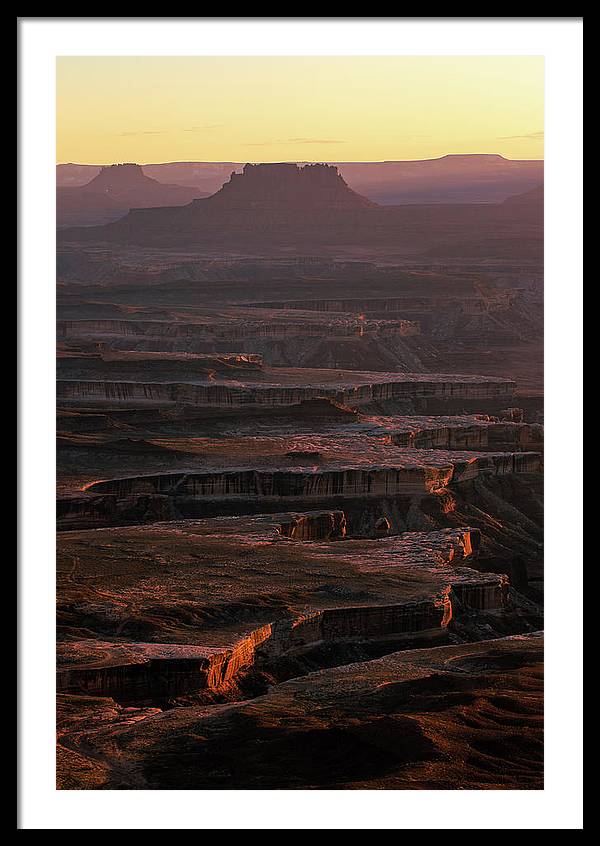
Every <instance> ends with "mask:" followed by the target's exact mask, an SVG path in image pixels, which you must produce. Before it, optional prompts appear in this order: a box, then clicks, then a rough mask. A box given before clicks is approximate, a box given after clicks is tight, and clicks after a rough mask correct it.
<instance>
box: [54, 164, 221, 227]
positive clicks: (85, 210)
mask: <svg viewBox="0 0 600 846" xmlns="http://www.w3.org/2000/svg"><path fill="white" fill-rule="evenodd" d="M87 175H88V176H89V173H88V174H87ZM203 196H207V195H206V193H205V192H203V191H200V190H199V189H197V188H193V187H189V186H182V185H168V184H165V183H163V182H157V181H156V180H155V179H151V178H150V177H149V176H147V175H146V174H145V173H144V171H143V169H142V168H141V166H140V165H137V164H115V165H110V166H109V167H104V168H102V169H101V170H100V171H99V172H98V174H97V175H96V176H94V177H93V179H91V180H90V181H89V182H87V181H86V183H85V184H83V185H79V186H76V187H61V186H60V185H59V187H58V188H57V192H56V208H57V219H58V223H59V224H63V225H64V224H73V223H84V224H88V223H89V224H93V223H104V222H107V221H109V220H114V219H115V218H118V217H122V216H123V214H125V213H126V212H127V211H129V209H132V208H151V207H154V206H169V205H173V206H174V205H185V204H186V203H189V202H191V201H192V200H193V199H195V198H197V197H203Z"/></svg>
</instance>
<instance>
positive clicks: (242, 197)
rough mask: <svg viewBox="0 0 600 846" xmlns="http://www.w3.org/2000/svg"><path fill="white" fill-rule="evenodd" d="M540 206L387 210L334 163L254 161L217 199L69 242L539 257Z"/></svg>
mask: <svg viewBox="0 0 600 846" xmlns="http://www.w3.org/2000/svg"><path fill="white" fill-rule="evenodd" d="M542 211H543V203H542V202H541V201H538V202H535V199H534V202H526V203H518V202H517V203H513V204H504V203H500V204H496V205H481V204H470V205H469V204H464V205H442V204H438V205H422V206H416V205H410V206H380V205H377V204H375V203H372V202H370V201H369V200H367V199H365V198H364V197H361V196H360V195H359V194H357V193H356V192H354V191H352V190H351V189H350V188H349V187H348V186H347V184H346V183H345V181H344V180H343V178H342V177H341V176H340V175H339V173H338V171H337V169H336V168H335V167H331V166H326V165H307V166H304V167H298V166H296V165H290V164H261V165H247V166H246V167H245V168H244V170H243V173H242V174H233V176H232V178H231V179H230V181H229V182H228V183H226V184H225V185H224V186H223V188H222V189H221V190H220V191H218V192H217V193H216V194H214V195H213V196H211V197H208V198H206V199H200V200H194V201H193V202H192V203H190V204H189V205H186V206H182V207H171V208H152V209H150V208H148V209H136V210H134V211H131V212H129V213H128V214H127V215H126V216H125V217H123V218H122V219H120V220H118V221H115V222H114V223H111V224H108V225H106V226H94V227H87V228H81V227H80V228H79V229H67V230H63V231H62V233H61V239H62V240H64V241H96V242H99V241H105V242H113V243H120V244H131V245H139V246H153V247H179V246H185V247H194V248H197V249H200V250H202V251H208V252H213V251H215V250H218V251H220V252H234V253H235V252H239V253H244V254H264V255H268V254H277V253H281V252H289V251H290V250H293V251H294V253H296V254H298V253H303V254H311V253H312V254H323V253H331V254H333V253H335V254H337V255H340V254H351V253H352V254H359V255H360V254H362V255H364V256H367V255H371V256H373V255H379V256H382V255H385V254H387V255H395V256H419V255H434V256H436V257H441V256H448V257H450V256H451V257H456V256H467V257H468V256H473V257H474V256H477V257H479V256H481V255H485V256H486V257H488V258H498V257H500V258H501V257H509V258H511V259H523V258H525V259H527V258H533V259H539V258H540V257H541V253H542V222H543V220H542V218H543V215H542Z"/></svg>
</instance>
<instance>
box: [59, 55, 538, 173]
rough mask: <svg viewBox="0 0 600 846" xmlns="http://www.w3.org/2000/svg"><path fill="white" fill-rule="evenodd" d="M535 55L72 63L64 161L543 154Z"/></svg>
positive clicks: (63, 93) (64, 72)
mask: <svg viewBox="0 0 600 846" xmlns="http://www.w3.org/2000/svg"><path fill="white" fill-rule="evenodd" d="M543 92H544V63H543V59H542V58H541V57H536V56H517V57H513V56H507V57H504V56H501V57H500V56H481V57H479V56H475V57H471V56H459V57H435V56H431V57H429V56H418V57H413V56H410V57H356V56H353V57H312V56H311V57H291V56H290V57H288V56H286V57H231V56H222V57H221V56H220V57H88V56H86V57H63V58H59V59H58V60H57V161H58V162H79V163H90V164H111V163H113V162H123V161H129V162H138V163H140V164H144V163H150V162H168V161H206V162H210V161H232V162H246V161H253V162H269V161H382V160H390V159H427V158H436V157H438V156H443V155H446V154H448V153H500V154H502V155H504V156H506V157H507V158H511V159H541V158H543V147H544V143H543V137H544V133H543V129H544V114H543V109H544V102H543V96H544V93H543Z"/></svg>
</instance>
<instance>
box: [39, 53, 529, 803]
mask: <svg viewBox="0 0 600 846" xmlns="http://www.w3.org/2000/svg"><path fill="white" fill-rule="evenodd" d="M56 74H57V88H56V115H57V127H56V128H57V167H56V480H57V489H56V528H57V534H56V538H57V540H56V554H57V564H56V639H57V644H56V692H57V706H56V707H57V712H56V731H57V755H56V779H57V788H58V789H59V790H60V791H84V790H92V791H104V790H113V791H114V790H116V791H123V790H127V791H136V790H151V791H152V790H163V791H164V790H278V791H281V790H283V791H295V790H309V791H319V790H327V791H332V790H333V791H344V790H401V791H404V790H409V791H421V790H443V791H446V790H449V791H456V790H461V791H465V790H466V791H475V790H477V791H482V790H483V791H488V790H492V791H498V790H502V791H514V790H517V791H523V790H525V791H540V790H542V789H543V788H544V695H543V693H544V674H543V665H544V637H543V631H544V508H543V494H544V484H543V468H544V62H543V58H542V57H539V56H530V57H529V56H480V57H477V56H450V57H449V56H445V57H435V56H431V57H428V56H418V57H415V56H413V57H402V56H395V57H394V56H392V57H384V56H373V57H368V56H367V57H358V56H349V57H317V56H306V57H303V56H299V57H297V56H294V57H292V56H282V57H276V56H275V57H273V56H270V57H260V56H259V57H234V56H232V57H226V56H219V57H206V56H203V57H200V56H197V57H182V56H173V57H165V56H160V57H158V56H156V57H151V56H150V57H139V56H135V57H134V56H132V57H115V56H107V57H97V56H81V57H77V56H66V57H58V59H57V64H56ZM234 801H235V800H234Z"/></svg>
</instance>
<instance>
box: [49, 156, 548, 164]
mask: <svg viewBox="0 0 600 846" xmlns="http://www.w3.org/2000/svg"><path fill="white" fill-rule="evenodd" d="M459 156H462V157H465V156H487V157H494V158H500V159H504V160H505V161H509V162H543V161H544V158H539V159H523V158H516V159H511V158H509V157H508V156H504V155H502V153H444V154H443V155H441V156H433V157H431V158H426V159H347V160H346V161H341V160H339V159H338V160H333V159H269V160H268V161H257V160H256V159H244V160H239V161H233V160H226V159H211V160H208V159H170V160H167V161H160V162H157V161H147V162H139V161H135V162H133V161H131V162H125V161H121V162H114V161H113V162H74V161H65V162H56V167H58V166H60V165H78V166H87V167H109V166H111V165H114V164H137V165H139V166H140V167H144V166H145V165H167V164H235V165H242V164H333V163H335V164H339V165H344V164H391V163H398V162H435V161H440V160H441V159H445V158H450V157H459Z"/></svg>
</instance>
